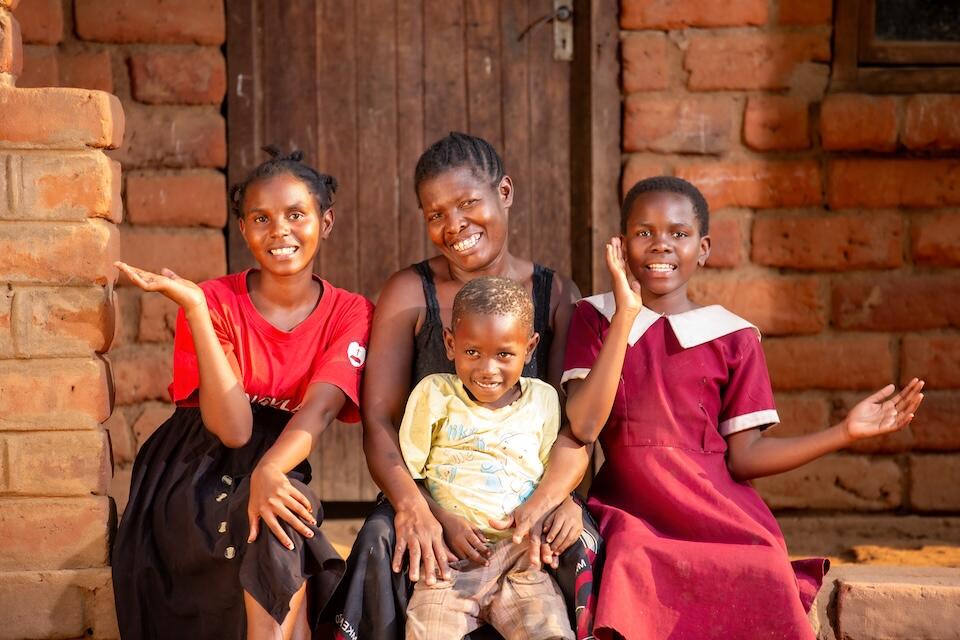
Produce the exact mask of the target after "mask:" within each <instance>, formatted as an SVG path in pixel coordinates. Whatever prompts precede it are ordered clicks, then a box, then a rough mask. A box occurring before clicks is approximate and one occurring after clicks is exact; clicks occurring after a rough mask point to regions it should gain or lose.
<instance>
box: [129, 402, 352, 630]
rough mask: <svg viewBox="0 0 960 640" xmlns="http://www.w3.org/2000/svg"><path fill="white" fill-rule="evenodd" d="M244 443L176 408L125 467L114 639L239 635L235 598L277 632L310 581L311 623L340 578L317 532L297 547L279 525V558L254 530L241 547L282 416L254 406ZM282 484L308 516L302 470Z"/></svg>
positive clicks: (240, 608) (285, 416)
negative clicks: (260, 468) (262, 465)
mask: <svg viewBox="0 0 960 640" xmlns="http://www.w3.org/2000/svg"><path fill="white" fill-rule="evenodd" d="M252 410H253V435H252V436H251V438H250V442H248V443H247V444H246V445H245V446H243V447H240V448H237V449H231V448H229V447H225V446H223V444H221V443H220V441H219V440H218V439H217V438H216V437H215V436H214V435H213V434H211V433H210V432H209V431H207V429H206V428H205V427H204V426H203V422H202V420H201V417H200V410H199V409H195V408H177V410H176V411H175V412H174V414H173V415H172V416H171V417H170V419H169V420H167V421H166V422H165V423H164V424H163V425H162V426H161V427H160V428H159V429H157V431H156V432H154V434H153V435H152V436H151V437H150V438H149V439H148V440H147V441H146V443H144V445H143V448H142V449H141V450H140V452H139V453H138V454H137V459H136V461H135V462H134V465H133V478H132V480H131V485H130V500H129V503H128V504H127V508H126V511H125V512H124V514H123V519H122V520H121V522H120V527H119V530H118V531H117V536H116V540H115V542H114V545H113V553H112V565H113V584H114V591H115V594H116V604H117V620H118V622H119V625H120V634H121V636H122V637H123V638H124V640H131V639H136V638H211V639H213V638H217V639H221V638H225V639H234V638H235V639H237V640H241V639H242V638H244V637H245V636H246V614H245V611H244V605H243V591H247V592H248V593H250V594H251V595H252V596H253V597H254V598H255V599H256V601H257V602H259V603H260V605H261V606H263V608H264V609H266V611H268V612H269V613H270V615H271V616H273V618H274V619H275V620H276V621H277V622H278V623H279V622H281V621H282V620H283V619H284V618H285V617H286V615H287V612H288V611H289V603H290V598H291V597H292V596H293V594H294V593H296V592H297V590H299V589H300V587H301V586H302V585H303V583H304V581H305V580H307V581H309V585H308V588H307V598H308V600H307V607H308V616H309V620H310V623H311V625H312V626H313V627H315V626H316V620H317V614H318V612H319V611H320V610H321V609H322V608H323V607H324V605H325V604H326V602H327V600H328V599H329V597H330V595H331V594H332V592H333V590H334V589H335V588H336V586H337V583H338V582H339V581H340V578H341V576H342V575H343V572H344V567H345V565H344V562H343V560H341V558H340V556H339V555H338V554H337V552H336V551H335V550H334V549H333V547H332V546H331V545H330V543H329V542H328V541H327V540H326V538H324V536H323V535H322V534H321V533H320V531H319V529H318V528H317V527H311V528H312V529H313V532H314V534H315V535H314V537H313V538H308V539H305V538H304V537H303V536H301V535H300V534H299V533H297V532H296V531H294V530H293V528H292V527H290V526H289V525H287V524H286V523H284V522H282V521H281V523H282V526H283V528H284V530H285V531H286V532H287V535H288V536H290V539H291V540H293V543H294V547H295V548H294V549H293V550H289V549H287V548H286V547H284V546H283V545H281V544H280V542H279V541H278V540H277V539H276V537H275V536H274V535H273V533H272V532H271V531H270V530H269V529H268V528H267V527H266V526H262V527H261V531H260V535H259V536H258V537H257V540H256V541H254V542H253V544H249V545H248V544H247V536H248V534H249V521H248V519H247V500H248V498H249V491H250V485H249V480H250V474H251V472H252V471H253V469H254V467H255V466H256V464H257V462H258V461H259V460H260V457H261V456H262V455H263V454H264V453H265V452H266V451H267V450H268V449H269V448H270V447H271V446H272V445H273V443H274V442H275V441H276V439H277V437H278V436H279V435H280V433H281V432H282V431H283V428H284V426H285V425H286V423H287V421H288V420H289V419H290V418H291V416H292V414H290V413H288V412H286V411H280V410H277V409H271V408H269V407H261V406H258V405H253V406H252ZM288 476H289V477H290V480H291V481H292V482H293V484H294V485H295V486H296V487H297V488H298V489H299V490H300V491H302V492H303V493H304V495H306V496H307V498H308V499H309V500H310V504H311V505H312V506H313V507H314V509H315V512H314V516H315V517H316V520H317V523H318V524H317V526H319V524H320V523H321V522H322V521H323V511H322V509H321V507H320V501H319V500H318V499H317V496H316V495H314V493H313V492H312V491H311V490H310V489H308V488H307V486H306V485H307V483H308V482H309V481H310V466H309V464H307V463H306V462H304V463H302V464H301V465H300V466H298V467H297V468H296V469H294V470H293V471H291V472H290V473H289V474H288Z"/></svg>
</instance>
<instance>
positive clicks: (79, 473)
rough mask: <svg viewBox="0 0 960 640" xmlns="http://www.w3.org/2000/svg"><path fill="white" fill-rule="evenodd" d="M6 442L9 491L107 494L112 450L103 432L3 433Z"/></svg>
mask: <svg viewBox="0 0 960 640" xmlns="http://www.w3.org/2000/svg"><path fill="white" fill-rule="evenodd" d="M0 440H2V441H3V444H4V445H6V450H7V464H8V465H9V473H8V474H7V478H8V482H7V486H6V487H5V488H4V491H5V492H6V493H10V494H15V495H23V496H29V495H33V496H52V495H56V496H70V495H75V496H86V495H90V494H91V493H93V494H104V493H106V490H107V486H108V484H109V481H110V452H109V450H108V449H107V437H106V432H104V431H42V432H37V433H8V434H0Z"/></svg>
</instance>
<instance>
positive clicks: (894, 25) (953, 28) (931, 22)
mask: <svg viewBox="0 0 960 640" xmlns="http://www.w3.org/2000/svg"><path fill="white" fill-rule="evenodd" d="M875 1H876V7H877V16H876V22H875V24H876V37H877V40H906V41H912V42H960V1H958V0H875Z"/></svg>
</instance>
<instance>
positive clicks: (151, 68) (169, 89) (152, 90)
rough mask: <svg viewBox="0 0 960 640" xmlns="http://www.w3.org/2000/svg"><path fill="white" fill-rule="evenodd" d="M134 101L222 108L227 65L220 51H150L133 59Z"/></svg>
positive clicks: (207, 49)
mask: <svg viewBox="0 0 960 640" xmlns="http://www.w3.org/2000/svg"><path fill="white" fill-rule="evenodd" d="M130 81H131V84H132V91H133V97H134V99H136V100H139V101H140V102H146V103H148V104H220V103H221V102H222V101H223V97H224V95H225V94H226V91H227V65H226V61H224V59H223V54H222V53H220V50H219V49H213V48H203V49H191V50H190V51H149V52H146V53H140V54H135V55H133V56H131V57H130Z"/></svg>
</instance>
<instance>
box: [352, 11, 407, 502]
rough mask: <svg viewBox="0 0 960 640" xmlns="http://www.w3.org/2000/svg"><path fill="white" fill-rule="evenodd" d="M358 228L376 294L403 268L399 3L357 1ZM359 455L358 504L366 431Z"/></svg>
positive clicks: (358, 437) (356, 432)
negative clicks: (399, 210) (399, 233)
mask: <svg viewBox="0 0 960 640" xmlns="http://www.w3.org/2000/svg"><path fill="white" fill-rule="evenodd" d="M356 12H357V16H356V25H357V26H356V33H357V42H358V43H363V55H358V56H357V224H358V225H359V229H358V234H357V237H358V240H359V248H360V256H359V258H360V264H359V268H360V293H363V294H364V295H367V296H371V295H373V294H374V293H375V292H376V291H378V290H379V288H380V287H381V286H382V284H383V282H384V281H386V279H387V278H388V277H390V274H392V273H393V272H394V271H396V270H397V268H398V267H399V264H398V256H397V231H398V228H397V226H398V220H397V198H398V186H399V185H398V183H397V103H396V95H397V76H396V54H397V50H396V40H395V38H396V22H395V20H396V6H395V0H358V1H357V2H356ZM348 433H349V436H350V442H351V443H352V446H353V447H354V450H355V451H356V452H357V454H359V455H353V456H351V460H353V459H356V460H357V461H358V462H359V464H356V466H357V472H358V475H359V477H358V484H357V494H356V497H355V498H353V499H354V500H361V499H368V500H372V499H373V498H375V497H376V495H377V491H376V485H374V483H373V480H372V479H371V478H370V476H369V474H368V472H367V468H366V465H365V464H363V453H362V452H363V439H362V433H361V430H360V429H358V428H354V429H352V430H351V431H349V432H348Z"/></svg>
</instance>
